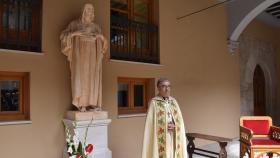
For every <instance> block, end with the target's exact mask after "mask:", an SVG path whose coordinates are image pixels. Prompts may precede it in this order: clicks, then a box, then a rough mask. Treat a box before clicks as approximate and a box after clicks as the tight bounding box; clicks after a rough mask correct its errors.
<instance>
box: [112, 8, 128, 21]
mask: <svg viewBox="0 0 280 158" xmlns="http://www.w3.org/2000/svg"><path fill="white" fill-rule="evenodd" d="M111 16H114V17H117V18H119V19H126V20H127V19H128V16H127V14H125V13H121V12H117V11H114V10H111Z"/></svg>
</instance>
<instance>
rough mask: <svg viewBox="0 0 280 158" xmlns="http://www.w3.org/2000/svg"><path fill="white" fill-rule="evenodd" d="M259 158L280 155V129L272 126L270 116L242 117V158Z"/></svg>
mask: <svg viewBox="0 0 280 158" xmlns="http://www.w3.org/2000/svg"><path fill="white" fill-rule="evenodd" d="M246 153H248V156H249V158H255V157H256V158H259V157H260V156H261V155H263V154H265V153H267V155H268V156H269V157H270V158H271V157H272V156H273V153H275V154H277V155H278V156H279V155H280V128H279V127H276V126H273V125H272V119H271V117H269V116H242V117H241V118H240V158H243V157H244V156H245V154H246Z"/></svg>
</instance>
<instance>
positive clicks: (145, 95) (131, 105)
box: [118, 77, 155, 115]
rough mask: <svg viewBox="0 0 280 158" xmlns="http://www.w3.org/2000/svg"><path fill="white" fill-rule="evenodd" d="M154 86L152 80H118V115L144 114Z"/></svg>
mask: <svg viewBox="0 0 280 158" xmlns="http://www.w3.org/2000/svg"><path fill="white" fill-rule="evenodd" d="M154 86H155V84H154V79H147V78H123V77H121V78H118V113H119V115H121V114H135V113H145V112H146V111H147V106H148V101H149V100H150V99H151V98H152V97H153V95H154Z"/></svg>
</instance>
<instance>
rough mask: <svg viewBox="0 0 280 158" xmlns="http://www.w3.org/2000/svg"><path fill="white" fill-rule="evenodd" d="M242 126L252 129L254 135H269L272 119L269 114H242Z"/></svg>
mask: <svg viewBox="0 0 280 158" xmlns="http://www.w3.org/2000/svg"><path fill="white" fill-rule="evenodd" d="M240 126H243V127H246V128H249V129H251V130H252V131H253V134H254V135H268V134H269V129H270V126H272V119H271V117H269V116H242V117H240Z"/></svg>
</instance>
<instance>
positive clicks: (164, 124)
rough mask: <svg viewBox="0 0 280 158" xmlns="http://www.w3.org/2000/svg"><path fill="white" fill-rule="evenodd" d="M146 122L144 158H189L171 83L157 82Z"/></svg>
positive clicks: (162, 80) (165, 81) (182, 124)
mask: <svg viewBox="0 0 280 158" xmlns="http://www.w3.org/2000/svg"><path fill="white" fill-rule="evenodd" d="M157 88H158V91H159V94H158V96H156V97H154V98H152V100H151V101H150V103H149V110H148V114H147V118H146V124H145V132H144V141H143V150H142V158H187V157H188V156H187V149H186V136H185V127H184V121H183V117H182V114H181V110H180V108H179V105H178V103H177V101H176V100H175V99H174V98H173V97H171V96H170V88H171V84H170V81H169V80H168V79H166V78H160V79H159V80H158V81H157Z"/></svg>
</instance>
